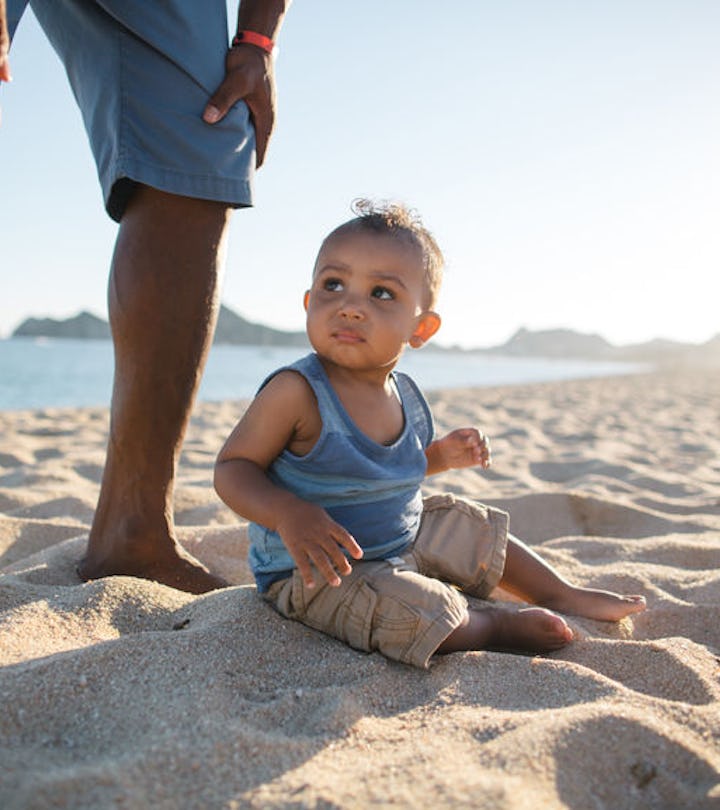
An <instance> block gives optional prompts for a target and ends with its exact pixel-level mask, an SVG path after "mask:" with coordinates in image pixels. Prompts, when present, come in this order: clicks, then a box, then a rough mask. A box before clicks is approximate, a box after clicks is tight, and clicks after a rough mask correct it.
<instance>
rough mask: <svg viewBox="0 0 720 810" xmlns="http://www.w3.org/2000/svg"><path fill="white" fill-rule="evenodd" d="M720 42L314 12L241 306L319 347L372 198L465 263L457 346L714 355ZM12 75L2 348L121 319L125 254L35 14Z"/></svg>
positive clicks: (577, 7) (266, 184)
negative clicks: (514, 344) (536, 335)
mask: <svg viewBox="0 0 720 810" xmlns="http://www.w3.org/2000/svg"><path fill="white" fill-rule="evenodd" d="M229 5H230V6H231V7H232V3H229ZM232 16H234V12H233V14H231V18H232ZM719 35H720V3H719V2H717V0H453V2H452V3H447V4H444V5H443V4H438V3H437V2H429V1H428V0H363V1H362V2H337V0H295V3H294V4H293V6H292V7H291V8H290V11H289V13H288V16H287V18H286V22H285V25H284V27H283V30H282V32H281V35H280V39H279V53H278V59H277V80H278V89H279V116H278V127H277V131H276V133H275V136H274V138H273V140H272V142H271V144H270V149H269V152H268V156H267V160H266V165H265V166H264V167H263V168H262V169H261V170H260V172H259V173H258V175H257V178H256V184H255V189H256V199H255V206H256V207H255V208H253V209H251V210H243V211H238V212H236V213H235V214H234V216H233V220H232V225H231V230H230V240H229V248H228V257H227V267H226V273H225V280H224V288H223V295H222V298H223V301H224V303H225V304H226V305H227V306H229V307H230V308H231V309H233V310H235V311H236V312H238V313H239V314H241V315H243V316H244V317H246V318H248V319H249V320H252V321H256V322H260V323H264V324H268V325H271V326H274V327H277V328H280V329H293V330H294V329H302V328H303V325H304V313H303V309H302V294H303V291H304V290H305V289H306V287H307V286H308V282H309V278H310V273H311V270H312V265H313V261H314V259H315V255H316V253H317V249H318V247H319V244H320V242H321V240H322V238H323V237H324V235H325V234H326V233H327V232H328V231H329V230H331V229H332V228H333V227H335V226H336V225H337V224H339V223H340V222H343V221H344V220H346V219H348V218H349V216H350V215H351V214H350V203H351V202H352V200H353V199H355V198H357V197H371V198H374V199H393V200H401V201H403V202H405V203H406V204H408V205H410V206H411V207H413V208H415V209H417V210H418V211H419V213H420V214H421V215H422V218H423V221H424V223H425V224H426V226H427V227H428V228H429V229H430V230H431V231H432V232H433V234H434V235H435V237H436V238H437V240H438V242H439V243H440V246H441V248H442V249H443V252H444V253H445V257H446V260H447V268H446V275H445V282H444V287H443V291H442V294H441V297H440V301H439V304H438V310H439V312H440V314H441V315H442V318H443V325H442V328H441V330H440V332H439V333H438V335H437V337H436V338H435V341H436V342H437V343H440V344H442V345H446V346H449V345H459V346H463V347H465V348H469V347H479V346H483V347H487V346H494V345H498V344H500V343H503V342H505V341H506V340H507V339H508V338H509V337H510V336H511V335H512V334H513V333H514V332H515V331H516V330H517V329H518V328H520V327H525V328H528V329H533V330H537V329H555V328H568V329H574V330H576V331H579V332H584V333H597V334H600V335H602V336H603V337H605V338H606V339H607V340H609V341H610V342H611V343H614V344H616V345H620V344H628V343H636V342H643V341H646V340H651V339H654V338H666V339H670V340H679V341H684V342H696V343H701V342H704V341H707V340H709V339H710V338H711V337H713V336H714V335H716V334H718V333H719V332H720V318H719V317H718V314H717V313H718V305H717V293H716V291H715V288H716V282H715V278H716V276H717V274H718V271H719V270H720V227H719V223H720V217H719V214H720V92H718V83H719V81H720V48H718V47H717V43H718V36H719ZM10 63H11V67H12V72H13V79H14V80H13V82H12V83H11V84H9V85H7V86H4V87H2V89H0V107H1V108H2V123H1V124H0V290H1V291H2V292H0V336H3V337H7V336H8V335H9V334H10V332H11V331H12V329H13V328H15V327H16V326H17V325H18V324H19V323H20V322H21V321H22V320H23V319H24V318H26V317H28V316H34V317H56V318H64V317H69V316H71V315H74V314H76V313H77V312H78V311H80V310H83V309H86V310H90V311H91V312H94V313H95V314H97V315H99V316H101V317H104V318H105V317H107V307H106V286H107V268H108V265H109V260H110V256H111V253H112V247H113V242H114V238H115V233H116V226H115V224H114V223H113V222H112V221H111V220H110V219H109V218H108V217H107V215H106V214H105V213H104V210H103V206H102V200H101V195H100V189H99V185H98V181H97V179H96V175H95V169H94V165H93V162H92V158H91V156H90V152H89V149H88V147H87V141H86V137H85V134H84V131H83V129H82V125H81V121H80V115H79V113H78V111H77V109H76V108H75V105H74V102H73V100H72V97H71V95H70V92H69V89H68V88H67V83H66V79H65V76H64V73H63V70H62V68H61V66H60V63H59V61H58V60H57V58H56V56H55V54H54V53H53V51H52V50H51V48H50V46H49V45H48V43H47V41H46V40H45V39H44V36H43V34H42V31H41V30H40V29H39V27H38V26H37V23H36V22H35V20H34V18H33V17H32V15H31V14H30V13H29V12H28V13H26V16H25V18H24V19H23V20H22V22H21V24H20V28H19V29H18V32H17V35H16V39H15V42H14V43H13V49H12V50H11V62H10Z"/></svg>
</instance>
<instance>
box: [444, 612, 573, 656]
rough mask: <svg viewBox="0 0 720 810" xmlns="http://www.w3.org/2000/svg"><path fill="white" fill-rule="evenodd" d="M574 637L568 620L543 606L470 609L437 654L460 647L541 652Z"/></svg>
mask: <svg viewBox="0 0 720 810" xmlns="http://www.w3.org/2000/svg"><path fill="white" fill-rule="evenodd" d="M572 640H573V632H572V630H571V629H570V627H569V626H568V624H567V622H566V621H565V620H564V619H563V618H562V617H561V616H557V615H556V614H554V613H552V612H550V611H549V610H545V609H544V608H539V607H531V608H523V609H521V610H517V611H512V610H507V609H504V608H498V607H491V606H488V607H485V608H482V609H479V610H469V611H468V615H467V619H466V621H465V623H464V624H462V625H461V626H460V627H458V628H456V629H455V630H454V631H453V632H452V633H451V634H450V635H449V636H448V637H447V638H446V639H445V641H444V642H443V643H442V644H441V645H440V647H439V648H438V653H441V654H444V653H451V652H458V651H460V650H504V651H508V652H524V653H542V652H550V651H551V650H559V649H560V648H561V647H564V646H565V645H566V644H569V643H570V642H571V641H572Z"/></svg>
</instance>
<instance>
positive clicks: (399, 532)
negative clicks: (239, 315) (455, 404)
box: [248, 354, 433, 592]
mask: <svg viewBox="0 0 720 810" xmlns="http://www.w3.org/2000/svg"><path fill="white" fill-rule="evenodd" d="M285 370H291V371H296V372H298V373H300V374H302V376H303V377H304V378H305V379H306V380H307V382H308V384H309V385H310V387H311V388H312V390H313V392H314V394H315V397H316V399H317V403H318V409H319V411H320V418H321V420H322V429H321V431H320V436H319V437H318V440H317V442H316V443H315V445H314V446H313V448H312V449H311V450H310V452H308V453H307V454H306V455H304V456H297V455H294V454H293V453H290V452H289V451H287V450H284V451H283V452H282V453H281V454H280V455H279V456H278V457H277V459H275V461H274V462H273V463H272V465H271V466H270V467H269V468H268V471H267V473H268V476H269V478H270V480H271V481H273V482H274V483H275V484H277V485H278V486H281V487H284V488H285V489H288V490H290V491H291V492H293V493H295V494H296V495H297V496H298V497H300V498H303V499H305V500H307V501H311V502H312V503H317V504H319V505H320V506H322V507H323V508H325V509H326V510H327V512H328V514H329V515H330V516H331V517H332V518H333V520H335V521H336V522H337V523H339V524H340V525H341V526H343V527H344V528H345V529H347V530H348V531H349V532H350V534H352V535H353V537H354V538H355V540H356V541H357V543H358V545H360V547H361V548H362V549H363V551H364V557H363V559H366V560H374V559H383V558H386V557H391V556H393V555H395V554H398V553H400V552H401V551H402V550H403V549H404V548H406V547H407V546H408V545H409V543H410V542H412V540H413V539H414V537H415V534H416V532H417V529H418V526H419V524H420V518H421V515H422V495H421V491H420V485H421V483H422V481H423V479H424V478H425V471H426V469H427V460H426V458H425V448H426V447H427V446H428V445H429V444H430V442H431V441H432V438H433V422H432V416H431V414H430V408H429V407H428V404H427V402H426V401H425V398H424V397H423V395H422V394H421V393H420V391H419V389H418V388H417V386H416V385H415V383H414V382H413V381H412V380H411V379H410V377H408V376H407V375H406V374H403V373H401V372H394V373H393V375H392V379H393V380H394V383H395V386H396V388H397V390H398V393H399V395H400V400H401V402H402V408H403V415H404V418H405V424H404V427H403V430H402V433H401V434H400V436H398V438H397V439H396V440H395V441H394V442H393V443H392V444H389V445H384V444H378V443H377V442H375V441H373V440H372V439H370V438H369V437H368V436H366V435H365V434H364V433H363V432H362V431H360V430H359V429H358V427H357V426H356V425H355V423H354V422H353V421H352V419H351V418H350V416H349V414H348V413H347V411H346V410H345V408H344V407H343V405H342V403H341V402H340V399H339V397H338V395H337V394H336V393H335V391H334V390H333V387H332V386H331V384H330V380H329V379H328V377H327V374H326V373H325V369H324V368H323V366H322V363H321V362H320V360H319V359H318V357H317V355H315V354H309V355H307V356H306V357H303V358H302V359H301V360H298V361H297V362H295V363H293V364H292V365H290V366H285V367H284V368H282V369H278V371H276V372H274V373H273V374H271V375H270V376H269V377H268V378H267V379H266V380H265V381H264V382H263V384H262V385H261V386H260V388H263V386H265V385H266V384H267V383H268V381H269V380H270V379H272V377H274V376H275V374H278V373H279V372H280V371H285ZM248 534H249V538H250V553H249V562H250V567H251V569H252V571H253V574H254V575H255V580H256V582H257V586H258V590H259V591H261V592H262V591H266V590H267V589H268V588H269V587H270V585H271V584H272V583H273V582H274V581H276V580H278V579H283V578H285V577H287V576H290V574H291V573H292V569H293V568H295V563H294V562H293V559H292V557H291V556H290V554H289V553H288V551H287V549H286V548H285V545H284V544H283V542H282V540H281V539H280V536H279V535H278V534H277V533H275V532H272V531H270V530H269V529H267V528H265V527H264V526H260V525H258V524H256V523H251V524H250V527H249V532H248Z"/></svg>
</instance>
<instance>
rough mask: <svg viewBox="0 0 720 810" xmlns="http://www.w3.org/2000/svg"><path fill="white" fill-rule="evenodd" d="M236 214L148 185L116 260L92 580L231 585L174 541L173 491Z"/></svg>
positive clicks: (131, 210) (88, 575) (87, 572)
mask: <svg viewBox="0 0 720 810" xmlns="http://www.w3.org/2000/svg"><path fill="white" fill-rule="evenodd" d="M228 221H229V209H228V208H227V206H226V205H224V204H222V203H217V202H209V201H204V200H196V199H192V198H189V197H179V196H175V195H171V194H167V193H164V192H161V191H157V190H155V189H152V188H148V187H146V186H141V187H139V188H138V190H137V191H136V193H135V194H134V196H133V198H132V200H131V201H130V203H129V205H128V207H127V210H126V212H125V214H124V216H123V219H122V222H121V224H120V229H119V232H118V238H117V243H116V246H115V253H114V256H113V261H112V267H111V274H110V285H109V310H110V324H111V327H112V334H113V342H114V347H115V378H114V385H113V395H112V407H111V422H110V437H109V442H108V449H107V458H106V464H105V472H104V475H103V480H102V487H101V491H100V498H99V501H98V505H97V510H96V513H95V518H94V521H93V525H92V528H91V531H90V538H89V543H88V549H87V555H86V557H85V558H84V559H83V560H82V562H81V563H80V566H79V567H78V572H79V573H80V576H81V577H82V578H83V579H95V578H97V577H103V576H109V575H127V576H138V577H143V578H146V579H152V580H156V581H158V582H161V583H164V584H166V585H170V586H172V587H175V588H179V589H181V590H186V591H190V592H193V593H202V592H205V591H208V590H212V589H213V588H218V587H222V586H223V585H224V584H226V583H224V582H223V581H222V580H221V579H219V578H218V577H215V576H213V575H212V574H210V573H209V572H208V571H207V569H206V568H204V567H203V566H202V565H201V564H200V563H199V562H198V561H197V560H195V559H193V558H192V557H190V555H188V554H187V553H186V552H185V551H184V550H183V549H182V548H181V547H180V546H179V544H178V543H177V541H176V539H175V529H174V522H173V485H174V478H175V471H176V466H177V462H178V458H179V454H180V449H181V446H182V441H183V438H184V436H185V431H186V428H187V425H188V421H189V418H190V412H191V409H192V405H193V401H194V398H195V394H196V392H197V388H198V385H199V382H200V378H201V374H202V370H203V368H204V365H205V360H206V358H207V353H208V351H209V348H210V344H211V341H212V336H213V333H214V330H215V323H216V319H217V312H218V287H219V279H220V274H221V265H222V259H223V257H222V253H223V249H224V244H223V243H224V238H225V234H226V230H227V225H228Z"/></svg>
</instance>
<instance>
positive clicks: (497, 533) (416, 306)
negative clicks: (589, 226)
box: [215, 203, 645, 667]
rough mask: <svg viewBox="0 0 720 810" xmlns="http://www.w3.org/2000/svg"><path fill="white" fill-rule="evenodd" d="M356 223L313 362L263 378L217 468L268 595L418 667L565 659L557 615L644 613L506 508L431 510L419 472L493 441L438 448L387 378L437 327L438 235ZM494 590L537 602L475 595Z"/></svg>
mask: <svg viewBox="0 0 720 810" xmlns="http://www.w3.org/2000/svg"><path fill="white" fill-rule="evenodd" d="M355 213H356V214H357V216H356V217H355V218H354V219H351V220H350V221H348V222H346V223H344V224H343V225H340V226H339V227H338V228H336V229H335V230H334V231H333V232H332V233H331V234H330V235H329V236H328V237H327V238H326V239H325V241H324V242H323V244H322V246H321V248H320V252H319V254H318V257H317V260H316V262H315V268H314V271H313V277H312V286H311V288H310V290H308V291H307V292H306V293H305V301H304V303H305V309H306V311H307V331H308V336H309V338H310V342H311V344H312V347H313V349H314V350H315V351H314V353H312V354H309V355H308V356H307V357H304V358H303V359H301V360H298V361H297V362H296V363H293V364H292V365H290V366H287V367H286V368H282V369H279V370H278V371H276V372H275V373H274V374H272V375H271V376H270V377H269V378H268V379H267V380H265V382H264V383H263V385H262V386H261V388H260V391H259V392H258V394H257V396H256V398H255V399H254V401H253V402H252V403H251V405H250V406H249V408H248V410H247V412H246V413H245V415H244V416H243V417H242V419H241V420H240V422H239V423H238V425H237V426H236V427H235V429H234V430H233V432H232V433H231V435H230V436H229V438H228V439H227V441H226V442H225V445H224V446H223V448H222V450H221V451H220V454H219V456H218V460H217V464H216V468H215V486H216V489H217V491H218V493H219V495H220V497H221V498H222V499H223V500H224V501H225V503H227V504H228V506H230V507H231V508H232V509H233V510H234V511H235V512H237V514H239V515H241V516H242V517H244V518H247V519H248V520H249V521H251V525H250V529H249V536H250V565H251V567H252V570H253V573H254V575H255V579H256V582H257V587H258V591H259V593H261V594H262V596H263V597H264V598H265V599H267V600H268V601H269V602H270V603H271V604H272V605H273V606H274V607H275V608H276V609H277V610H278V611H279V612H280V613H281V614H282V615H283V616H286V617H288V618H291V619H296V620H298V621H301V622H303V623H304V624H306V625H308V626H310V627H313V628H316V629H318V630H321V631H323V632H325V633H328V634H329V635H331V636H334V637H335V638H338V639H341V640H342V641H345V642H346V643H347V644H349V645H350V646H352V647H355V648H357V649H360V650H366V651H371V650H379V651H380V652H381V653H382V654H383V655H385V656H387V657H388V658H391V659H394V660H397V661H402V662H404V663H406V664H412V665H414V666H418V667H427V666H428V664H429V661H430V658H431V657H432V656H433V655H434V654H442V653H449V652H455V651H458V650H483V649H502V650H507V651H517V652H532V653H538V652H548V651H551V650H557V649H559V648H561V647H563V646H564V645H565V644H567V643H568V642H570V641H571V640H572V638H573V633H572V630H571V629H570V627H569V626H568V624H567V623H566V622H565V620H564V619H563V618H562V617H561V616H560V615H558V613H555V612H553V611H558V612H559V613H565V614H574V615H579V616H586V617H588V618H592V619H600V620H605V621H618V620H619V619H622V618H623V617H624V616H627V615H628V614H631V613H637V612H639V611H641V610H644V609H645V599H644V597H642V596H622V595H619V594H615V593H611V592H609V591H602V590H594V589H590V588H581V587H578V586H575V585H573V584H571V583H569V582H567V581H566V580H565V579H563V578H562V577H561V576H560V575H559V574H558V573H557V572H556V571H554V570H553V568H552V567H551V566H550V565H548V564H547V563H546V562H545V561H544V560H542V559H541V558H540V557H539V556H537V555H536V554H535V553H534V552H533V551H532V550H531V549H529V548H528V547H527V546H526V545H525V544H524V543H522V542H521V541H520V540H518V539H517V538H516V537H513V536H512V535H511V534H508V531H507V529H508V516H507V515H506V514H505V513H504V512H501V511H499V510H497V509H493V508H491V507H488V506H483V505H482V504H478V503H474V502H471V501H468V500H466V499H463V498H460V497H457V496H455V495H452V494H447V495H440V496H432V497H429V498H426V499H423V497H422V494H421V484H422V481H423V479H424V478H425V476H426V475H433V474H435V473H439V472H442V471H444V470H448V469H460V468H463V467H469V466H474V465H480V466H482V467H484V468H487V467H488V466H489V465H490V445H489V442H488V440H487V438H486V437H485V436H484V435H483V434H482V433H480V432H479V431H478V430H477V429H475V428H472V427H469V428H461V429H459V430H454V431H452V432H451V433H449V434H448V435H446V436H443V437H442V438H439V439H433V422H432V416H431V414H430V410H429V407H428V405H427V402H426V401H425V399H424V397H423V395H422V394H421V393H420V391H419V390H418V388H417V387H416V385H415V383H414V382H413V381H412V380H411V379H410V378H409V377H408V376H407V375H405V374H403V373H400V372H395V371H394V368H395V366H396V364H397V362H398V360H399V358H400V356H401V354H402V352H403V350H404V349H405V347H406V346H407V345H409V346H411V347H413V348H418V347H420V346H422V345H423V344H424V343H425V342H426V341H427V340H429V339H430V338H431V337H432V336H433V335H434V334H435V332H436V331H437V330H438V328H439V326H440V317H439V315H437V314H436V313H435V312H434V311H433V306H434V305H435V301H436V298H437V294H438V290H439V287H440V282H441V277H442V267H443V257H442V254H441V252H440V250H439V248H438V246H437V244H436V242H435V240H434V239H433V237H432V236H431V234H430V233H429V232H428V231H427V230H426V229H425V228H424V227H423V226H422V224H421V223H420V221H419V220H418V219H417V218H416V217H415V216H414V215H413V214H412V213H411V212H409V211H408V210H407V209H405V208H404V207H402V206H398V205H387V206H384V207H380V208H373V207H372V206H370V205H369V204H367V203H360V204H356V211H355ZM350 559H352V560H353V563H352V565H351V564H350ZM497 585H499V586H501V587H502V588H503V589H505V590H506V591H508V592H510V593H512V594H514V595H516V596H518V597H519V598H520V599H522V600H524V601H526V602H528V603H531V604H534V605H538V606H540V607H526V608H522V609H518V610H510V609H508V608H507V607H502V606H499V605H497V604H495V603H493V602H488V601H486V602H485V604H484V605H483V606H482V609H480V608H478V607H477V605H475V606H472V607H471V606H470V605H469V604H468V601H467V600H466V598H465V596H464V594H467V595H469V596H473V597H478V598H480V599H487V597H488V595H489V594H490V592H491V591H492V590H493V588H495V587H496V586H497Z"/></svg>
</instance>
